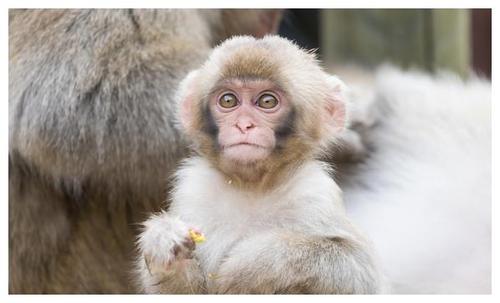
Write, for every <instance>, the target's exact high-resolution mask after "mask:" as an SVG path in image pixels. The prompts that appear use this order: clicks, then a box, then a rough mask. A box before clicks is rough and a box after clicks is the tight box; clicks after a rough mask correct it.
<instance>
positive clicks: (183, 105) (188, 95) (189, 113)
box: [177, 71, 197, 132]
mask: <svg viewBox="0 0 500 303" xmlns="http://www.w3.org/2000/svg"><path fill="white" fill-rule="evenodd" d="M196 75H197V71H193V72H190V73H189V74H188V75H187V76H186V77H185V78H184V80H182V82H181V84H180V85H179V90H178V92H177V102H178V111H179V115H178V117H179V122H180V125H181V127H182V129H183V130H184V131H185V132H189V131H190V130H191V128H192V122H193V118H194V117H193V114H194V113H193V105H194V98H195V95H196V92H195V86H196V85H195V84H196V81H195V79H196Z"/></svg>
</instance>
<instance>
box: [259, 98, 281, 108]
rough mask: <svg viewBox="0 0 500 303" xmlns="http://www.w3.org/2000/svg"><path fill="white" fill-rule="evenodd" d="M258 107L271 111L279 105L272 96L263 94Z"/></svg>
mask: <svg viewBox="0 0 500 303" xmlns="http://www.w3.org/2000/svg"><path fill="white" fill-rule="evenodd" d="M257 105H258V106H259V107H262V108H264V109H271V108H274V107H276V105H278V99H276V97H275V96H273V95H271V94H263V95H262V96H260V97H259V100H257Z"/></svg>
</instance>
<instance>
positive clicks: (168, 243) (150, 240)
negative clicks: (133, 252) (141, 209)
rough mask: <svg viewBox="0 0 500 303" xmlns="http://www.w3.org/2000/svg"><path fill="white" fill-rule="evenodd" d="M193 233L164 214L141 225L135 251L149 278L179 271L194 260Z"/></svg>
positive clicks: (180, 222) (181, 223) (184, 225)
mask: <svg viewBox="0 0 500 303" xmlns="http://www.w3.org/2000/svg"><path fill="white" fill-rule="evenodd" d="M193 231H195V230H194V229H190V228H188V226H187V225H186V224H185V223H184V222H182V221H181V220H179V219H177V218H173V217H171V216H169V215H168V214H167V213H162V214H160V215H153V216H152V217H151V218H150V219H149V220H147V221H146V222H145V223H144V231H143V232H142V234H141V235H140V236H139V240H138V248H139V252H140V254H141V256H142V258H143V261H144V263H145V265H146V268H147V270H148V271H149V273H150V274H151V275H156V274H160V273H165V272H168V271H175V270H179V269H182V268H183V267H185V266H186V264H187V263H188V262H189V261H190V260H191V259H192V258H193V250H194V249H195V246H196V244H195V240H196V239H193V234H198V235H201V233H199V232H196V231H195V232H193Z"/></svg>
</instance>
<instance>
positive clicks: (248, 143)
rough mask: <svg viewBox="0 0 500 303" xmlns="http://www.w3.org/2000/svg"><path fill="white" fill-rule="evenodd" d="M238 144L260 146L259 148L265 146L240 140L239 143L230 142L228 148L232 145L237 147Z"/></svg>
mask: <svg viewBox="0 0 500 303" xmlns="http://www.w3.org/2000/svg"><path fill="white" fill-rule="evenodd" d="M237 146H249V147H259V148H265V147H264V146H262V145H259V144H255V143H250V142H238V143H233V144H229V145H227V146H226V148H231V147H237Z"/></svg>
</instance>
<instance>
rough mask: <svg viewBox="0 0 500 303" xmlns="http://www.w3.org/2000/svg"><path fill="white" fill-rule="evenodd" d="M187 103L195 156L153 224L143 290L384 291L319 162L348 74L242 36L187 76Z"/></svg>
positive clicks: (182, 107)
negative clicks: (196, 236) (198, 237)
mask: <svg viewBox="0 0 500 303" xmlns="http://www.w3.org/2000/svg"><path fill="white" fill-rule="evenodd" d="M178 102H179V107H178V108H179V115H178V116H179V122H180V123H179V124H180V127H181V128H182V130H183V131H184V133H185V134H186V135H187V137H188V138H190V139H192V141H193V149H194V151H195V152H196V154H197V155H196V156H193V157H191V158H189V159H187V160H186V161H185V162H184V163H183V165H182V166H181V168H180V169H179V170H178V171H177V174H176V181H175V185H174V189H173V192H172V202H171V205H170V208H169V210H168V211H167V212H162V213H160V214H156V215H153V216H152V217H151V218H150V219H149V220H147V221H146V222H145V223H144V230H143V232H142V234H141V235H140V237H139V239H138V248H139V252H140V254H139V258H138V260H137V275H138V280H139V283H140V285H141V287H142V288H143V291H145V292H147V293H265V294H272V293H318V294H327V293H339V294H354V293H356V294H368V293H378V292H379V291H380V288H381V282H380V281H381V279H380V276H379V272H378V271H377V268H376V265H375V262H374V258H373V254H372V249H371V248H370V245H369V244H368V242H367V241H366V240H365V239H364V238H363V236H362V235H361V234H360V233H359V232H358V231H357V229H356V228H355V227H354V226H353V224H352V223H351V222H350V221H349V219H348V218H347V217H346V214H345V211H344V208H343V202H342V193H341V191H340V189H339V187H338V186H337V184H336V183H335V182H334V180H333V179H332V178H331V177H330V175H329V169H328V167H327V166H326V165H325V164H324V163H321V162H319V161H318V160H315V158H316V156H317V155H318V154H319V153H320V152H321V151H322V150H324V149H325V148H326V147H327V146H328V145H329V143H330V142H331V141H332V140H334V139H335V137H336V135H338V133H339V132H340V131H341V130H342V129H343V128H344V125H345V120H346V110H345V100H344V85H343V83H342V82H341V81H340V80H338V79H337V78H336V77H334V76H330V75H328V74H326V73H325V72H324V71H323V70H322V69H321V67H320V66H319V64H318V61H317V59H316V57H315V55H314V54H313V53H311V52H307V51H304V50H302V49H300V48H299V47H297V46H296V45H295V44H293V43H292V42H290V41H289V40H286V39H284V38H280V37H277V36H266V37H264V38H263V39H255V38H252V37H235V38H232V39H230V40H227V41H225V42H224V43H222V44H221V45H220V46H219V47H217V48H216V49H214V51H213V53H212V54H211V56H210V57H209V58H208V60H207V62H206V63H205V64H204V65H203V66H202V67H201V68H200V69H198V70H195V71H193V72H191V73H190V74H189V75H188V76H187V77H186V78H185V79H184V80H183V82H182V84H181V86H180V89H179V93H178ZM193 230H196V231H199V232H202V233H203V235H204V236H205V238H206V241H204V242H203V243H195V242H194V241H193V239H192V238H191V237H190V232H191V233H192V231H193Z"/></svg>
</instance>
